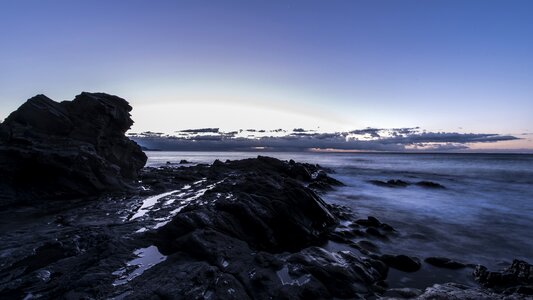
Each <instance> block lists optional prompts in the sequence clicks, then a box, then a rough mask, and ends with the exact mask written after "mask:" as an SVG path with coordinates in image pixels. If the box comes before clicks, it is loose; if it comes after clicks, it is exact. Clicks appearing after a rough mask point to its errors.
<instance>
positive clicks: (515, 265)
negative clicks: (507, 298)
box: [474, 259, 533, 296]
mask: <svg viewBox="0 0 533 300" xmlns="http://www.w3.org/2000/svg"><path fill="white" fill-rule="evenodd" d="M474 278H475V279H476V281H478V282H479V283H480V284H482V285H483V286H485V287H489V288H491V289H493V290H496V291H500V292H503V293H506V294H512V293H514V292H518V293H520V294H526V295H531V296H533V265H530V264H529V263H527V262H525V261H521V260H517V259H515V260H514V261H513V262H512V264H511V265H510V266H509V267H507V268H505V269H504V270H502V271H499V272H495V271H489V270H488V269H487V268H486V267H484V266H480V265H478V266H477V267H476V268H475V270H474Z"/></svg>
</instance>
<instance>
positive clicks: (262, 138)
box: [129, 127, 519, 152]
mask: <svg viewBox="0 0 533 300" xmlns="http://www.w3.org/2000/svg"><path fill="white" fill-rule="evenodd" d="M129 135H130V138H132V139H133V140H135V141H136V142H137V143H139V144H140V145H141V146H143V147H145V148H147V149H157V150H166V151H257V150H269V151H398V152H403V151H458V150H465V149H469V146H470V145H472V144H477V143H495V142H500V141H510V140H517V139H519V138H517V137H515V136H511V135H499V134H491V133H458V132H427V131H425V130H422V129H420V128H419V127H412V128H391V129H385V128H364V129H357V130H352V131H346V132H329V133H328V132H317V131H315V130H305V129H303V128H294V129H293V130H283V129H275V130H264V129H244V130H243V129H240V130H238V131H230V132H223V131H220V130H219V128H199V129H186V130H180V131H176V134H175V135H165V134H163V133H157V132H143V133H130V134H129Z"/></svg>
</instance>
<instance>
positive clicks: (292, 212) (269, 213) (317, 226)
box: [159, 157, 337, 251]
mask: <svg viewBox="0 0 533 300" xmlns="http://www.w3.org/2000/svg"><path fill="white" fill-rule="evenodd" d="M292 170H293V168H292V166H290V165H288V164H287V163H284V162H282V161H280V160H277V159H272V158H266V157H259V158H257V159H247V160H240V161H232V162H228V163H223V162H220V161H219V162H218V163H216V164H213V166H212V167H211V170H210V171H211V176H216V175H215V174H217V173H222V174H226V173H229V172H231V171H233V172H239V173H240V174H239V176H235V177H232V178H231V179H229V178H226V179H225V180H224V182H220V183H219V184H218V185H217V186H216V188H214V189H212V190H211V191H210V192H213V193H232V194H233V195H234V196H235V198H223V199H218V200H216V201H213V205H205V206H202V207H197V208H193V207H191V208H190V211H187V210H184V211H183V212H182V213H180V214H179V215H178V216H176V217H175V218H174V219H173V220H172V222H170V223H169V224H167V225H166V226H165V227H163V228H161V229H160V231H159V235H160V236H163V237H164V238H163V240H171V239H174V238H175V237H177V236H183V235H185V234H188V233H189V232H191V231H193V230H197V229H202V228H216V229H217V230H218V231H220V232H224V233H225V234H226V235H228V236H231V237H234V238H238V239H240V240H243V241H245V242H247V243H248V244H250V245H251V246H252V247H254V248H256V249H260V250H270V251H291V250H295V249H300V248H302V247H304V246H307V245H310V244H311V243H312V242H313V241H317V240H319V239H320V238H321V237H323V236H324V235H325V233H326V232H327V230H326V229H327V228H328V227H329V226H332V225H333V224H335V223H336V222H337V221H336V218H335V217H334V216H333V214H332V213H331V212H329V210H328V208H327V204H326V203H325V202H324V201H323V200H322V199H320V198H319V197H318V196H317V195H316V194H315V193H314V192H313V191H312V190H310V189H307V188H305V187H303V186H302V185H301V184H299V183H298V181H297V180H296V179H299V178H300V175H299V174H297V173H294V172H292ZM280 175H284V176H286V177H280ZM207 220H208V221H207Z"/></svg>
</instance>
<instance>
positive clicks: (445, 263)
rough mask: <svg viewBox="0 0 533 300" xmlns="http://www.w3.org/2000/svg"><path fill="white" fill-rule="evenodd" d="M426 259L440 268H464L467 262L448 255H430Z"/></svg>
mask: <svg viewBox="0 0 533 300" xmlns="http://www.w3.org/2000/svg"><path fill="white" fill-rule="evenodd" d="M424 261H425V262H426V263H428V264H430V265H432V266H435V267H439V268H446V269H462V268H465V267H466V265H465V264H463V263H460V262H457V261H454V260H451V259H449V258H446V257H428V258H426V259H425V260H424Z"/></svg>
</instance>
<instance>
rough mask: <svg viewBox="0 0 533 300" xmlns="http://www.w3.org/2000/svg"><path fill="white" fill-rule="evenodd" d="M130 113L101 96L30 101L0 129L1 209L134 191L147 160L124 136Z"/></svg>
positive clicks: (120, 103) (126, 107) (115, 99)
mask: <svg viewBox="0 0 533 300" xmlns="http://www.w3.org/2000/svg"><path fill="white" fill-rule="evenodd" d="M131 109H132V108H131V106H129V104H128V102H126V100H124V99H122V98H119V97H116V96H111V95H107V94H103V93H81V94H80V95H78V96H76V98H75V99H74V100H73V101H63V102H61V103H58V102H55V101H53V100H51V99H49V98H47V97H46V96H44V95H38V96H35V97H33V98H31V99H29V100H28V101H27V102H26V103H24V104H23V105H22V106H21V107H20V108H19V109H17V110H16V111H14V112H13V113H11V114H10V115H9V116H8V117H7V118H6V119H5V121H4V122H3V123H2V124H0V178H1V179H0V180H1V181H0V188H1V189H2V190H7V191H8V192H7V193H4V194H3V198H2V199H0V205H2V204H3V205H6V204H10V203H15V202H17V203H21V202H32V201H35V200H36V199H39V200H43V199H62V198H73V197H81V196H87V195H95V194H99V193H101V192H105V191H115V190H121V189H125V188H128V187H130V186H131V185H130V184H131V183H132V182H133V180H134V179H136V178H137V176H138V173H139V170H140V169H141V168H142V167H143V166H144V164H145V163H146V159H147V158H146V155H145V154H144V153H143V152H142V151H141V148H140V147H139V146H138V145H137V144H136V143H135V142H133V141H131V140H129V139H128V138H127V137H126V136H125V132H126V131H127V130H128V129H129V128H130V126H131V125H132V124H133V121H132V120H131V118H130V114H129V112H130V111H131Z"/></svg>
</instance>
